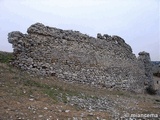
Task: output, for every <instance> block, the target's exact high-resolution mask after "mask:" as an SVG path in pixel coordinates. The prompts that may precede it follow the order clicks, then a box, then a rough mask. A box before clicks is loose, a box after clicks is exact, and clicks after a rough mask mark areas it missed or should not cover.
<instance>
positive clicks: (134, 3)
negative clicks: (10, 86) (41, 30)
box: [0, 0, 160, 61]
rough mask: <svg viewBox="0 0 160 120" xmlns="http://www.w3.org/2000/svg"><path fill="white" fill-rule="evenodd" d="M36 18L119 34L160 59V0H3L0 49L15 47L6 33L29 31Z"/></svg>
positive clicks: (89, 31) (65, 26)
mask: <svg viewBox="0 0 160 120" xmlns="http://www.w3.org/2000/svg"><path fill="white" fill-rule="evenodd" d="M36 22H41V23H43V24H45V25H48V26H52V27H57V28H61V29H72V30H77V31H80V32H82V33H85V34H88V35H90V36H94V37H96V35H97V33H102V34H109V35H118V36H120V37H122V38H123V39H124V40H125V41H126V43H128V44H129V45H130V46H131V47H132V49H133V53H135V54H136V55H137V54H138V53H139V52H140V51H146V52H149V53H150V55H151V60H157V61H160V0H0V50H1V51H12V46H11V44H9V43H8V40H7V34H8V33H9V32H11V31H21V32H23V33H26V31H27V28H28V27H29V26H30V25H31V24H34V23H36Z"/></svg>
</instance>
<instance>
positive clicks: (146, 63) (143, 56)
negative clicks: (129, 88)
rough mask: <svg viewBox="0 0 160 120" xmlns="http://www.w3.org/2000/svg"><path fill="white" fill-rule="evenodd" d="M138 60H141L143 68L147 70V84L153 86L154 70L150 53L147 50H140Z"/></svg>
mask: <svg viewBox="0 0 160 120" xmlns="http://www.w3.org/2000/svg"><path fill="white" fill-rule="evenodd" d="M138 61H139V62H140V66H141V68H143V69H144V71H145V76H146V78H147V79H146V81H145V85H146V86H147V87H148V86H151V87H152V88H153V72H152V63H151V59H150V55H149V53H147V52H144V51H143V52H140V53H139V57H138Z"/></svg>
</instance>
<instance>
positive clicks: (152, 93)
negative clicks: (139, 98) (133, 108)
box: [146, 86, 157, 95]
mask: <svg viewBox="0 0 160 120" xmlns="http://www.w3.org/2000/svg"><path fill="white" fill-rule="evenodd" d="M146 91H147V93H148V94H150V95H155V94H156V93H157V90H154V89H153V87H151V86H149V87H147V88H146Z"/></svg>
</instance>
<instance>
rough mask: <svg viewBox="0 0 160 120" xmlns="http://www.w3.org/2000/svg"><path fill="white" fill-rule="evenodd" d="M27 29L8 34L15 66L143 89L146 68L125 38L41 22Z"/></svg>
mask: <svg viewBox="0 0 160 120" xmlns="http://www.w3.org/2000/svg"><path fill="white" fill-rule="evenodd" d="M27 32H28V34H22V33H20V32H16V31H15V32H11V33H9V34H8V41H9V42H10V43H11V44H12V45H13V49H14V55H15V60H14V61H13V62H12V63H13V64H14V65H15V66H17V67H20V68H21V69H23V70H26V71H28V72H30V73H32V74H36V75H50V76H53V75H55V76H57V77H59V78H62V79H64V80H68V81H71V82H72V81H73V82H80V83H85V84H92V85H94V86H103V87H107V88H113V89H125V90H130V91H136V92H142V91H143V88H144V81H145V79H146V76H145V71H144V69H142V68H141V67H140V66H139V62H138V61H137V59H136V57H135V55H134V54H132V49H131V47H130V46H129V45H128V44H126V43H125V41H124V40H123V39H122V38H120V37H118V36H112V37H111V36H109V35H103V36H101V35H100V34H98V36H97V38H94V37H90V36H88V35H86V34H82V33H80V32H78V31H72V30H61V29H57V28H52V27H48V26H44V25H43V24H40V23H36V24H34V25H32V26H31V27H29V28H28V30H27Z"/></svg>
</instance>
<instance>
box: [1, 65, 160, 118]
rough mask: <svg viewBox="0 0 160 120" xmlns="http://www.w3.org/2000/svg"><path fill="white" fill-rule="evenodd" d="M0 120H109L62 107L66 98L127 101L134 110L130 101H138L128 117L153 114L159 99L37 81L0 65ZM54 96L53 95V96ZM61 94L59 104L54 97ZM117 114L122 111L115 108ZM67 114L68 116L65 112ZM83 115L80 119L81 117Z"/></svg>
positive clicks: (98, 114)
mask: <svg viewBox="0 0 160 120" xmlns="http://www.w3.org/2000/svg"><path fill="white" fill-rule="evenodd" d="M0 86H1V87H0V102H1V106H0V119H2V120H8V119H23V118H24V119H31V120H32V119H40V120H43V119H48V120H56V119H59V120H67V119H69V118H71V120H72V119H73V117H76V118H79V119H80V118H83V120H95V119H96V118H97V117H99V118H105V119H111V118H110V116H111V114H110V113H107V112H100V111H94V112H92V113H93V114H91V113H90V112H89V111H86V110H83V109H79V108H77V107H76V106H70V105H68V104H66V102H67V100H66V95H70V96H80V95H81V94H85V95H86V96H87V97H90V96H94V97H95V99H96V98H98V97H100V96H107V97H109V98H110V99H111V100H113V101H114V100H116V99H117V97H118V96H119V97H120V98H121V100H128V101H129V102H128V105H129V106H130V107H134V106H135V103H133V102H132V101H130V100H131V99H135V100H138V102H139V103H138V105H137V106H138V107H139V109H138V110H133V111H128V112H129V113H154V114H156V113H157V114H158V113H159V109H160V97H159V96H151V95H142V94H138V95H137V94H133V93H129V92H125V91H114V90H106V89H104V88H96V87H92V86H89V85H84V84H76V83H68V82H65V81H63V80H60V79H58V78H56V77H38V76H32V75H29V74H27V73H26V72H23V71H20V70H18V69H16V68H13V67H12V66H9V65H7V64H4V63H0ZM53 93H54V94H53ZM59 94H63V95H64V96H63V97H62V100H59V99H57V95H59ZM117 109H118V110H123V109H124V108H122V107H121V106H120V105H117ZM66 110H69V112H66ZM82 115H83V117H82Z"/></svg>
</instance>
